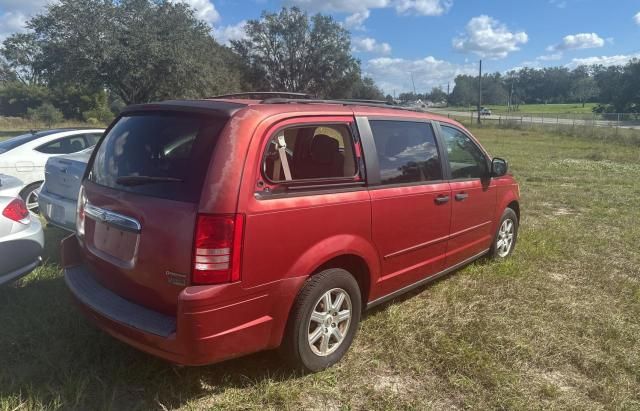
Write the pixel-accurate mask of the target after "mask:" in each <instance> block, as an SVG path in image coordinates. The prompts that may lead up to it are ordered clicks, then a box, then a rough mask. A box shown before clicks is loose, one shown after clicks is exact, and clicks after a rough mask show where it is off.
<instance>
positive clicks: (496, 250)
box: [489, 208, 518, 260]
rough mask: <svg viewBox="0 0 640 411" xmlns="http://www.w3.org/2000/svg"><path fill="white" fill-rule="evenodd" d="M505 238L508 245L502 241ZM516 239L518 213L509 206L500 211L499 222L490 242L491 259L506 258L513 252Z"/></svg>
mask: <svg viewBox="0 0 640 411" xmlns="http://www.w3.org/2000/svg"><path fill="white" fill-rule="evenodd" d="M505 240H507V241H509V242H508V245H507V244H505V243H504V241H505ZM517 240H518V215H517V214H516V212H515V211H513V209H511V208H506V209H505V210H504V212H503V213H502V218H501V219H500V224H498V229H497V230H496V235H495V237H494V239H493V244H491V250H490V251H489V256H490V257H491V258H492V259H496V260H499V259H503V258H507V257H509V256H510V255H511V253H513V249H514V248H515V247H516V241H517Z"/></svg>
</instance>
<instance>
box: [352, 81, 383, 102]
mask: <svg viewBox="0 0 640 411" xmlns="http://www.w3.org/2000/svg"><path fill="white" fill-rule="evenodd" d="M351 98H354V99H360V100H384V99H385V96H384V93H383V92H382V90H380V88H379V87H378V86H377V85H376V83H375V81H373V79H372V78H371V77H364V78H362V79H359V80H358V81H356V82H355V84H354V86H353V89H352V92H351Z"/></svg>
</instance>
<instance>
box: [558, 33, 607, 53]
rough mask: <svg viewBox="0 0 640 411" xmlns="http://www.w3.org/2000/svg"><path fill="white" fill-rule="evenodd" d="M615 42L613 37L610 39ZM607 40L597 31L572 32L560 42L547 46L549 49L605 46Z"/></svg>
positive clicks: (579, 48)
mask: <svg viewBox="0 0 640 411" xmlns="http://www.w3.org/2000/svg"><path fill="white" fill-rule="evenodd" d="M610 41H611V42H613V39H610ZM604 43H605V40H604V39H603V38H602V37H600V36H598V35H597V34H596V33H578V34H570V35H568V36H565V37H564V38H563V39H562V42H561V43H560V44H556V45H553V46H549V47H547V51H562V50H582V49H593V48H598V47H604Z"/></svg>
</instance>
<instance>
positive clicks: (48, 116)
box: [29, 103, 64, 127]
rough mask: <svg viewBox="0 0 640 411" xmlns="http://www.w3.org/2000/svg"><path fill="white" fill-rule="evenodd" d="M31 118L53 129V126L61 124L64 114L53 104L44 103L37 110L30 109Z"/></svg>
mask: <svg viewBox="0 0 640 411" xmlns="http://www.w3.org/2000/svg"><path fill="white" fill-rule="evenodd" d="M29 118H31V119H32V120H36V121H41V122H43V123H45V124H46V125H47V127H51V126H52V125H54V124H56V123H59V122H61V121H62V120H63V119H64V116H63V115H62V112H61V111H60V110H58V109H57V108H55V107H54V106H53V104H51V103H44V104H42V105H40V106H39V107H37V108H30V109H29Z"/></svg>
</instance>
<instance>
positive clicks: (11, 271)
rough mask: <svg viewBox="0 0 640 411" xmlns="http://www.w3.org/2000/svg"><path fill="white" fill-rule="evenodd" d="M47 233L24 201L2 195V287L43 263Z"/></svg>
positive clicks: (0, 235)
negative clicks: (42, 256)
mask: <svg viewBox="0 0 640 411" xmlns="http://www.w3.org/2000/svg"><path fill="white" fill-rule="evenodd" d="M43 247H44V233H43V232H42V225H41V224H40V219H39V218H38V216H37V215H35V214H33V213H30V212H29V211H28V210H27V206H26V204H25V203H24V201H22V199H21V198H16V197H3V196H0V286H1V285H4V284H8V283H12V282H15V281H16V280H18V279H19V278H20V277H22V276H25V275H27V274H29V273H30V272H31V271H33V270H34V269H35V268H36V267H37V266H38V265H39V264H40V261H41V257H40V255H41V254H42V249H43Z"/></svg>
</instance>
